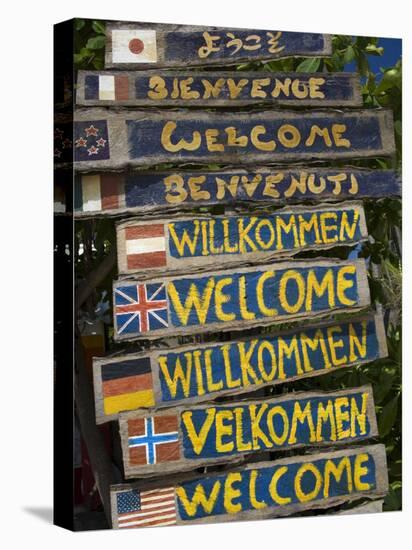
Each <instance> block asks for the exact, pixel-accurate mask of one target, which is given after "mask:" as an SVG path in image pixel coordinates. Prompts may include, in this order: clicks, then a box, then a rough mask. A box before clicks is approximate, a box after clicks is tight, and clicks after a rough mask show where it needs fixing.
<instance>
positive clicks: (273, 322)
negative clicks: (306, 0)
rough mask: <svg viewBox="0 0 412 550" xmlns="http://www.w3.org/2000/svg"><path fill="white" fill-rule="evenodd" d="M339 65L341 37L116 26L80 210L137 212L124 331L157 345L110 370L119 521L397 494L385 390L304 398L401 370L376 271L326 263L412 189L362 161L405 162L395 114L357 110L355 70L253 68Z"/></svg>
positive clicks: (98, 367) (352, 263)
mask: <svg viewBox="0 0 412 550" xmlns="http://www.w3.org/2000/svg"><path fill="white" fill-rule="evenodd" d="M329 55H331V37H330V36H326V35H321V34H303V33H294V32H278V31H274V30H244V29H241V30H239V29H237V30H234V29H220V28H206V29H205V28H202V29H199V28H194V27H181V26H171V25H170V26H169V25H149V24H125V23H123V24H120V23H115V24H108V25H107V43H106V58H105V60H106V63H105V70H102V71H80V73H79V77H78V85H77V101H76V102H77V105H78V107H77V109H76V112H75V123H74V143H73V151H74V159H75V169H76V190H75V191H76V192H75V197H76V205H75V209H76V216H77V217H78V218H82V217H91V216H104V215H106V216H117V217H119V218H120V220H118V222H117V226H116V230H117V257H118V272H119V278H118V280H116V281H114V282H113V322H114V338H115V340H116V341H119V342H121V341H138V340H146V342H147V344H148V345H147V346H146V348H145V349H146V351H140V352H138V353H133V354H130V353H129V354H117V355H115V356H111V357H105V358H95V360H94V390H95V405H96V422H97V423H99V424H100V423H104V422H108V421H118V423H119V430H120V436H121V447H122V455H123V463H124V476H125V480H129V481H128V482H125V483H124V484H121V485H114V486H112V488H111V514H112V522H113V527H114V528H126V527H146V526H160V525H175V524H178V525H180V524H192V523H202V522H213V521H228V520H240V519H242V520H243V519H250V518H254V519H258V518H269V517H277V516H284V515H291V514H296V513H297V512H301V511H305V510H311V509H318V510H319V509H323V508H329V507H334V506H337V505H339V504H342V503H347V502H349V501H355V500H359V501H362V500H363V504H364V503H365V500H377V499H381V498H382V497H383V496H384V495H385V494H386V493H387V490H388V479H387V467H386V456H385V448H384V446H383V445H382V444H379V442H378V438H379V434H378V430H377V423H376V416H375V406H374V400H373V393H372V388H371V387H370V386H362V387H355V388H350V389H341V388H340V389H339V390H338V389H337V390H336V391H333V392H329V393H325V392H321V391H310V392H302V393H300V392H298V393H295V392H291V391H289V392H288V391H287V390H288V382H290V381H296V380H300V379H303V378H305V379H308V378H310V377H315V376H319V375H322V374H325V373H330V372H331V371H334V370H336V369H344V368H345V367H350V366H353V365H357V364H360V363H365V362H368V361H373V360H375V359H377V358H382V357H385V356H386V355H387V350H386V342H385V331H384V326H383V320H382V315H381V313H379V312H375V311H373V310H372V308H371V302H370V294H369V287H368V280H367V266H366V264H365V261H364V260H363V259H347V260H339V259H331V258H325V257H324V258H322V253H324V251H325V250H328V249H331V248H336V247H340V246H343V247H354V246H356V245H358V244H359V243H362V241H364V240H365V239H367V238H368V233H367V224H366V220H365V212H364V209H363V205H362V200H361V199H363V198H378V197H383V196H395V195H398V194H399V180H398V178H397V175H396V174H395V172H393V171H390V170H367V169H361V168H353V167H350V166H349V164H347V166H346V167H344V166H343V162H344V161H345V162H346V161H348V160H349V159H354V158H370V157H382V156H388V155H392V154H393V153H394V149H395V144H394V132H393V120H392V113H391V112H390V111H388V110H385V109H367V110H364V109H359V108H358V107H360V106H361V105H362V97H361V93H360V81H359V76H358V75H356V74H349V73H339V74H333V73H326V72H324V73H313V74H311V73H272V72H266V71H259V72H243V71H239V70H236V69H235V68H234V66H235V65H239V64H241V63H244V62H246V61H258V60H269V59H274V58H278V57H287V56H302V57H312V56H315V57H321V56H329ZM222 65H228V66H229V69H230V70H228V69H226V70H221V69H220V68H219V66H222ZM230 66H231V68H230ZM210 67H212V70H211V69H210ZM213 67H214V68H213ZM178 68H180V69H179V70H177V69H178ZM148 69H149V70H148ZM170 69H174V70H170ZM165 107H166V108H165ZM297 107H298V108H299V109H296V108H297ZM343 108H344V110H343ZM62 139H63V137H62ZM170 167H172V168H170ZM215 205H219V207H220V209H219V215H215V213H214V212H213V210H212V209H211V208H210V207H211V206H215ZM214 211H216V209H214ZM308 252H310V254H305V256H304V259H294V256H295V255H297V254H301V253H308ZM300 257H301V258H302V256H300ZM342 314H346V315H342ZM279 325H282V326H279ZM285 325H288V326H285ZM181 336H192V338H191V339H187V338H186V342H188V341H191V342H192V343H189V344H188V343H186V344H185V345H182V341H183V339H182V338H180V339H179V338H177V337H181ZM160 338H161V339H162V341H161V342H156V341H155V340H156V339H160ZM279 384H282V386H281V390H282V392H283V393H282V395H281V396H279V389H280V388H278V389H276V386H277V385H279ZM368 440H369V441H368ZM370 440H374V441H370ZM380 506H381V502H378V503H377V504H376V503H373V508H374V509H380ZM366 508H367V506H366Z"/></svg>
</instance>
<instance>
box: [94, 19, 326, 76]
mask: <svg viewBox="0 0 412 550" xmlns="http://www.w3.org/2000/svg"><path fill="white" fill-rule="evenodd" d="M106 36H107V40H106V58H105V67H106V68H140V67H142V68H143V67H186V66H191V65H221V64H229V65H230V64H236V63H239V62H240V61H246V60H259V59H275V58H279V57H288V56H299V55H300V56H305V57H311V56H316V57H322V56H327V55H330V54H331V37H330V36H329V35H324V34H309V33H299V32H283V31H278V30H252V29H230V28H218V27H200V26H197V27H196V26H194V27H193V26H187V25H163V24H162V25H160V24H158V25H153V24H147V23H146V24H145V23H143V24H141V23H127V24H121V23H108V24H107V26H106Z"/></svg>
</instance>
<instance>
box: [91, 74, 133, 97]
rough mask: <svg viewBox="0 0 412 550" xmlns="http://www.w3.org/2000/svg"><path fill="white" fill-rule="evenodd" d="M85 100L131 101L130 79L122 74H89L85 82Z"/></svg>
mask: <svg viewBox="0 0 412 550" xmlns="http://www.w3.org/2000/svg"><path fill="white" fill-rule="evenodd" d="M84 98H85V99H99V100H107V101H115V100H122V99H129V77H128V76H127V75H122V74H117V75H110V74H88V75H86V77H85V81H84Z"/></svg>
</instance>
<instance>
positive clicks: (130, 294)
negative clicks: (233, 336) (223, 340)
mask: <svg viewBox="0 0 412 550" xmlns="http://www.w3.org/2000/svg"><path fill="white" fill-rule="evenodd" d="M141 277H142V278H136V279H133V280H131V279H128V280H119V281H117V282H115V283H114V286H113V293H114V297H113V303H114V328H115V331H114V338H115V339H116V340H133V339H136V338H161V337H162V336H176V335H178V334H195V333H199V332H210V331H213V330H231V329H236V328H241V329H244V328H247V327H253V326H261V325H262V326H263V325H267V324H273V323H280V322H286V321H292V320H296V319H299V318H307V317H313V318H316V317H322V316H325V315H330V314H331V313H332V312H335V311H342V312H343V311H349V310H350V311H356V310H359V309H363V308H365V307H366V306H367V305H369V303H370V296H369V288H368V285H367V280H366V267H365V262H364V260H355V261H336V260H327V261H326V260H317V261H301V260H293V262H291V261H289V262H278V263H275V264H269V265H267V264H266V265H258V266H254V267H247V268H241V269H235V270H229V271H228V270H222V271H216V272H202V273H201V274H195V275H191V274H188V275H180V276H178V275H176V276H170V277H163V278H161V279H157V280H151V281H146V280H145V279H144V274H143V275H142V276H141Z"/></svg>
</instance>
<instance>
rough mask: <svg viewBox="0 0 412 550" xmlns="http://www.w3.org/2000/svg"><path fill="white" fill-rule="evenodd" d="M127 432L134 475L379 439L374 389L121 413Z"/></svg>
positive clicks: (128, 464)
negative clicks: (292, 450)
mask: <svg viewBox="0 0 412 550" xmlns="http://www.w3.org/2000/svg"><path fill="white" fill-rule="evenodd" d="M119 427H120V436H121V441H122V453H123V463H124V471H125V477H126V478H131V477H140V476H145V475H156V474H166V473H170V472H181V471H184V470H193V469H194V468H197V467H200V466H207V465H211V464H220V463H225V462H232V461H239V460H240V459H241V458H242V457H243V456H244V455H246V454H250V453H259V452H269V451H273V452H274V451H281V450H285V449H295V448H299V447H307V446H318V445H321V446H322V445H336V444H345V443H346V444H348V443H354V442H357V441H361V440H364V439H369V438H371V437H376V436H377V435H378V430H377V427H376V416H375V405H374V402H373V394H372V387H371V386H364V387H361V388H354V389H351V390H343V391H339V392H334V393H323V392H312V393H309V392H308V393H297V394H294V393H293V394H289V395H285V396H282V397H277V398H274V399H267V398H265V399H260V400H258V401H256V400H252V401H248V400H243V401H238V402H230V403H224V404H210V403H208V404H205V405H200V406H199V405H198V406H197V407H189V408H187V407H175V408H173V409H166V410H164V411H160V412H157V413H146V414H142V413H136V412H134V413H126V414H123V415H121V416H120V421H119Z"/></svg>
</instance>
